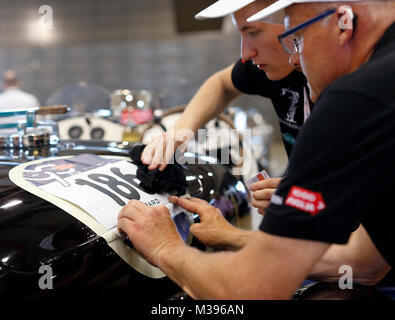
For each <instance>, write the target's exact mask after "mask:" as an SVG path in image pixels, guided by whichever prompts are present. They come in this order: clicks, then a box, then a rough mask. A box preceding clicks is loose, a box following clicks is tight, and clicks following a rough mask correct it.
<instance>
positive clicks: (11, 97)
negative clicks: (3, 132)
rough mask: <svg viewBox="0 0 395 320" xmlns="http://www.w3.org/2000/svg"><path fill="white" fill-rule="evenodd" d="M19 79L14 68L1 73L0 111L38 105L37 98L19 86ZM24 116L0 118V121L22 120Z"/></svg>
mask: <svg viewBox="0 0 395 320" xmlns="http://www.w3.org/2000/svg"><path fill="white" fill-rule="evenodd" d="M20 84H21V83H20V80H19V78H18V76H17V74H16V72H15V71H14V70H7V71H5V72H4V74H3V92H2V93H0V111H2V110H7V109H20V108H28V107H39V106H40V103H39V101H38V99H37V98H36V97H35V96H34V95H32V94H30V93H27V92H25V91H22V90H21V88H20ZM24 119H26V117H24V116H14V117H6V118H0V123H13V122H18V121H19V120H24Z"/></svg>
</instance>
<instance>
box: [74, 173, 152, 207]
mask: <svg viewBox="0 0 395 320" xmlns="http://www.w3.org/2000/svg"><path fill="white" fill-rule="evenodd" d="M110 171H111V173H113V174H114V175H116V176H117V177H119V178H120V179H121V180H117V179H116V178H114V177H112V176H110V175H107V174H100V173H92V174H89V175H88V176H87V177H88V178H89V179H90V180H93V181H94V182H92V181H89V180H85V179H80V178H79V179H75V183H76V184H78V185H80V186H89V187H91V188H94V189H96V190H98V191H100V192H102V193H104V194H105V195H107V196H109V197H110V198H111V199H113V200H114V201H115V202H116V203H117V204H118V205H120V206H122V207H123V206H125V205H126V203H125V202H124V201H123V200H122V199H121V198H120V197H119V196H121V197H124V198H126V199H128V200H132V199H135V200H140V193H139V192H138V191H137V190H136V189H138V190H142V189H141V188H140V186H139V185H138V184H137V183H136V182H135V181H134V179H136V175H134V174H123V173H121V170H120V169H119V168H115V167H112V168H111V169H110ZM95 182H96V183H95ZM101 185H106V186H108V188H110V189H111V190H112V191H113V192H111V191H110V190H108V189H107V188H104V187H103V186H101ZM142 191H144V192H146V193H149V192H147V191H145V190H142ZM151 194H152V193H151Z"/></svg>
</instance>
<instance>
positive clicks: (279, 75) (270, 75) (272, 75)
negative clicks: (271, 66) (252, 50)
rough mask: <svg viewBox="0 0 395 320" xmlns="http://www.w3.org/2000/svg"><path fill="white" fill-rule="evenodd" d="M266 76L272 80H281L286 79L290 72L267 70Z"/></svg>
mask: <svg viewBox="0 0 395 320" xmlns="http://www.w3.org/2000/svg"><path fill="white" fill-rule="evenodd" d="M265 73H266V77H268V79H269V80H272V81H279V80H282V79H284V78H285V77H286V76H287V75H288V74H282V73H280V72H270V71H265Z"/></svg>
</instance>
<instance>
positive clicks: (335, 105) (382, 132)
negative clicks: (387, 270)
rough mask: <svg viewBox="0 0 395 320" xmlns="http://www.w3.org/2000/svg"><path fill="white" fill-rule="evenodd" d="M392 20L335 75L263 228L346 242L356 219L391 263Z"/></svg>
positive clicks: (394, 215) (394, 147)
mask: <svg viewBox="0 0 395 320" xmlns="http://www.w3.org/2000/svg"><path fill="white" fill-rule="evenodd" d="M394 55H395V24H394V25H392V26H391V27H390V28H388V30H387V31H386V33H385V34H384V35H383V37H382V38H381V39H380V41H379V43H378V44H377V46H376V48H375V51H374V53H373V55H372V56H371V58H370V59H369V61H368V62H367V63H365V64H364V65H362V66H361V67H360V68H359V69H358V70H357V71H355V72H353V73H350V74H348V75H346V76H343V77H342V78H339V79H338V80H336V81H334V82H333V83H332V84H331V85H330V86H329V87H328V88H327V89H326V90H325V91H324V92H323V93H322V94H321V96H320V98H319V100H318V101H317V103H316V104H315V107H314V111H313V112H312V114H311V116H310V118H309V119H308V120H307V121H306V123H305V125H304V127H303V130H302V131H301V132H300V134H299V137H298V140H297V142H296V145H295V148H294V150H293V152H292V154H291V159H290V164H289V167H288V174H287V176H286V177H285V178H284V179H283V180H282V182H281V183H280V185H279V187H278V189H277V191H276V193H275V195H274V196H273V197H272V199H271V202H272V203H271V205H270V206H269V208H268V209H267V210H266V214H265V216H264V219H263V222H262V224H261V226H260V228H261V230H263V231H265V232H267V233H270V234H275V235H280V236H286V237H293V238H302V239H310V240H317V241H323V242H327V243H338V244H344V243H346V242H347V241H348V239H349V237H350V234H351V232H352V231H353V230H355V226H356V225H358V224H359V223H361V224H362V225H363V226H364V227H365V229H366V230H367V232H368V234H369V236H370V238H371V239H372V241H373V242H374V244H375V246H376V247H377V249H378V250H379V252H380V253H381V255H382V256H383V257H384V258H385V259H386V261H387V262H388V264H390V265H391V266H395V211H394V199H395V167H394V166H395V134H394V130H395V126H394V124H395V90H394V80H393V77H394V74H395V59H394Z"/></svg>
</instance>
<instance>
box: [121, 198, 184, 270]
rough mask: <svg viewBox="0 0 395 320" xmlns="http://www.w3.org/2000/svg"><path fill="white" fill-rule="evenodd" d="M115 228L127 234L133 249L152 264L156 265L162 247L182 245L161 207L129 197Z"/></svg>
mask: <svg viewBox="0 0 395 320" xmlns="http://www.w3.org/2000/svg"><path fill="white" fill-rule="evenodd" d="M118 229H120V230H121V231H123V232H125V233H126V234H127V235H128V237H129V239H130V241H131V242H132V243H133V245H134V247H135V248H136V250H137V251H138V252H140V253H141V255H142V256H143V257H144V258H145V259H146V260H147V261H148V262H150V263H151V264H153V265H158V263H159V261H160V254H161V250H162V249H163V248H165V247H166V249H168V248H169V247H172V246H177V245H184V241H183V240H182V239H181V237H180V235H179V233H178V231H177V228H176V226H175V224H174V222H173V220H172V218H171V216H170V213H169V210H168V209H167V208H166V207H165V206H155V207H149V206H147V205H146V204H145V203H143V202H141V201H138V200H131V201H129V203H128V204H127V205H126V206H125V207H123V208H122V210H121V212H120V213H119V216H118Z"/></svg>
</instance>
